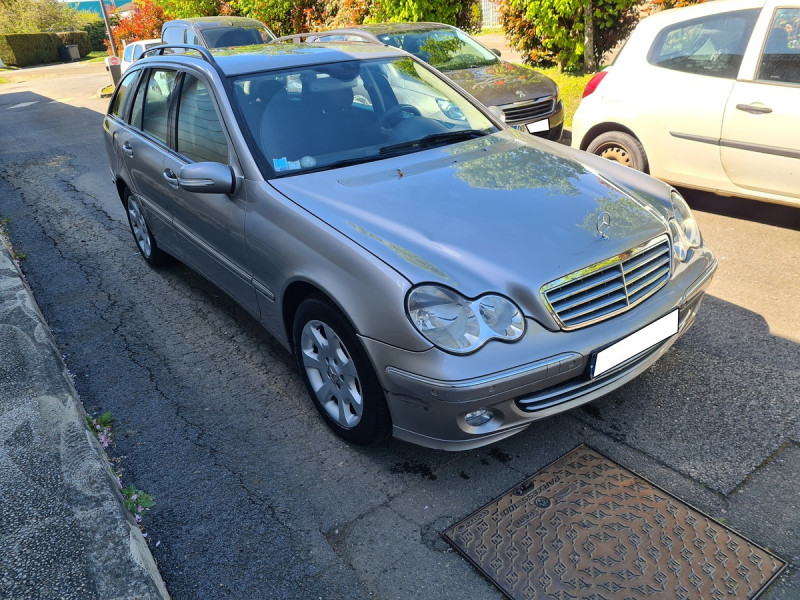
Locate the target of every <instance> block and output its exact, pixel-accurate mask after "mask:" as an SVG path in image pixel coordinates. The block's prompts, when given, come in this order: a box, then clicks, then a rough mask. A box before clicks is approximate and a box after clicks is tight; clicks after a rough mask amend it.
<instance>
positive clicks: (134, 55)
mask: <svg viewBox="0 0 800 600" xmlns="http://www.w3.org/2000/svg"><path fill="white" fill-rule="evenodd" d="M160 45H161V39H160V38H159V39H155V40H138V41H135V42H131V43H130V44H128V45H127V46H125V50H123V51H122V60H121V61H120V63H119V64H120V73H124V72H125V71H127V70H128V67H130V66H131V65H132V64H133V63H134V62H136V61H137V60H139V59H140V58H142V54H143V53H144V51H145V50H149V49H150V48H155V47H156V46H160Z"/></svg>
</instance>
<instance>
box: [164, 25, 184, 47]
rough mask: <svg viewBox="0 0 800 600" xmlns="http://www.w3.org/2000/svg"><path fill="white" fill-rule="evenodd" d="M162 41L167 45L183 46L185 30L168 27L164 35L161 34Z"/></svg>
mask: <svg viewBox="0 0 800 600" xmlns="http://www.w3.org/2000/svg"><path fill="white" fill-rule="evenodd" d="M161 40H162V41H163V42H164V43H165V44H182V43H183V28H182V27H167V28H166V29H165V30H164V33H163V34H161Z"/></svg>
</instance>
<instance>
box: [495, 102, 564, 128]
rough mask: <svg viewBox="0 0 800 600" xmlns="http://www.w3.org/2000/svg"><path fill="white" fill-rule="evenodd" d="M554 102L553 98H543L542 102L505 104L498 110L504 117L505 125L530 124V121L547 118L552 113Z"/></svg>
mask: <svg viewBox="0 0 800 600" xmlns="http://www.w3.org/2000/svg"><path fill="white" fill-rule="evenodd" d="M554 102H555V100H554V99H553V98H545V99H543V100H533V101H530V102H517V103H515V104H506V105H504V106H501V107H500V108H501V109H502V111H503V115H505V119H506V123H508V124H509V125H513V124H514V123H530V122H531V121H536V120H538V119H543V118H545V117H549V116H550V115H551V114H552V113H553V104H554Z"/></svg>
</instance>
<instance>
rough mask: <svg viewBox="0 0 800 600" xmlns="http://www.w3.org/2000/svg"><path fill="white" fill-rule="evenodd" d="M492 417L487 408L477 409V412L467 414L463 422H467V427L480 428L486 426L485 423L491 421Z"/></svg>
mask: <svg viewBox="0 0 800 600" xmlns="http://www.w3.org/2000/svg"><path fill="white" fill-rule="evenodd" d="M493 416H494V414H493V413H492V411H491V410H489V409H488V408H479V409H478V410H474V411H472V412H468V413H467V414H466V416H465V417H464V420H465V421H466V422H467V425H471V426H472V427H480V426H481V425H486V423H488V422H489V421H491V420H492V417H493Z"/></svg>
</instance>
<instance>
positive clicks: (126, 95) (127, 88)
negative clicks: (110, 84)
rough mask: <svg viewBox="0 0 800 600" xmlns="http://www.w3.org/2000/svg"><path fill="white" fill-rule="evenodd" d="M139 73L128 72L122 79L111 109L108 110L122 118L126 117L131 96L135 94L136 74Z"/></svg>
mask: <svg viewBox="0 0 800 600" xmlns="http://www.w3.org/2000/svg"><path fill="white" fill-rule="evenodd" d="M137 75H138V73H136V72H134V73H128V74H127V75H125V77H124V78H123V79H122V82H121V83H120V84H119V87H118V88H117V93H116V95H115V96H114V100H113V102H112V103H111V109H110V110H109V111H108V112H109V113H110V114H112V115H114V116H115V117H119V118H120V119H124V118H125V117H124V115H125V113H126V112H127V106H128V105H129V104H130V96H131V95H133V90H134V89H136V76H137Z"/></svg>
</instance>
